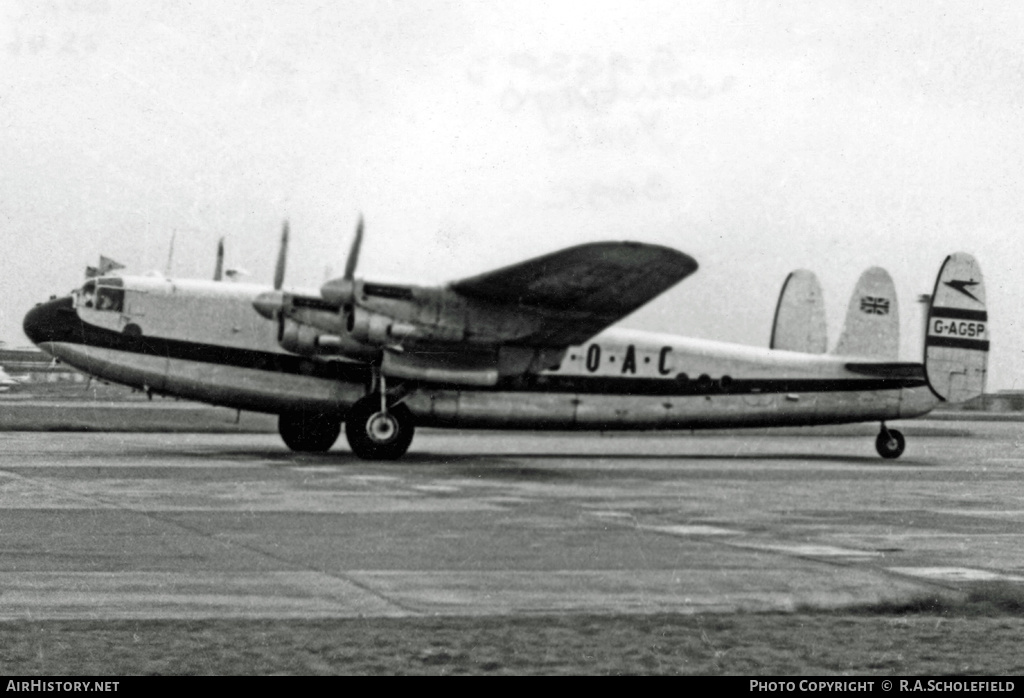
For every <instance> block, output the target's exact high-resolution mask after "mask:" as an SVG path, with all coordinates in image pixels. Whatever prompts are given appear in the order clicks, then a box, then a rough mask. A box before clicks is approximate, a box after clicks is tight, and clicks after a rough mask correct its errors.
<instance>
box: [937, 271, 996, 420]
mask: <svg viewBox="0 0 1024 698" xmlns="http://www.w3.org/2000/svg"><path fill="white" fill-rule="evenodd" d="M988 348H989V328H988V311H987V310H986V308H985V284H984V283H983V280H982V277H981V267H979V266H978V262H977V261H976V260H975V259H974V257H972V256H971V255H969V254H965V253H963V252H957V253H956V254H951V255H950V256H948V257H946V261H945V262H943V263H942V268H941V269H940V270H939V276H938V278H937V279H936V280H935V291H934V293H932V303H931V307H930V308H929V310H928V330H927V333H926V334H925V338H924V369H925V375H926V376H927V377H928V385H929V387H930V388H931V389H932V392H934V393H935V394H936V395H937V396H938V397H939V398H941V399H943V400H948V401H949V402H964V401H965V400H970V399H971V398H973V397H977V396H978V395H981V394H982V393H983V392H984V390H985V378H986V374H987V372H988Z"/></svg>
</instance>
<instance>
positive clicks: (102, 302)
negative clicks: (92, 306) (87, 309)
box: [96, 286, 124, 313]
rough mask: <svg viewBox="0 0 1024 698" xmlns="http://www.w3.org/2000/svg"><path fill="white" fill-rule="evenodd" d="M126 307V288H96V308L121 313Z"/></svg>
mask: <svg viewBox="0 0 1024 698" xmlns="http://www.w3.org/2000/svg"><path fill="white" fill-rule="evenodd" d="M123 309H124V289H123V288H108V287H106V286H100V287H99V288H97V289H96V310H109V311H111V312H115V313H120V312H121V311H122V310H123Z"/></svg>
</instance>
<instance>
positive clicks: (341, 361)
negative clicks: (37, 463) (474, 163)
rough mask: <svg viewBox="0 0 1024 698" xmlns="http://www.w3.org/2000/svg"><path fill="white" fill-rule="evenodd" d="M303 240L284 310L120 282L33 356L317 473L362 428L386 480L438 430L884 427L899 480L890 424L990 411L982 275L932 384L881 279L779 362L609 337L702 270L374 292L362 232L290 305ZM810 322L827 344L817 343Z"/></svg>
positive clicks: (538, 277) (40, 329)
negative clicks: (232, 424)
mask: <svg viewBox="0 0 1024 698" xmlns="http://www.w3.org/2000/svg"><path fill="white" fill-rule="evenodd" d="M287 234H288V232H287V226H286V227H285V231H284V235H283V239H282V245H281V252H280V253H279V255H278V261H277V267H276V271H275V281H274V286H273V288H268V287H266V286H257V285H252V284H241V283H233V284H225V283H222V282H218V281H210V280H206V281H203V280H180V279H168V278H161V277H152V276H121V275H118V276H104V277H100V278H95V279H89V280H88V281H86V283H85V285H84V286H82V287H81V288H80V289H78V290H77V291H75V292H73V293H72V294H71V295H70V296H67V297H64V298H59V299H56V300H52V301H50V302H47V303H41V304H39V305H37V306H36V307H35V308H34V309H32V310H31V311H29V313H28V314H27V315H26V316H25V320H24V329H25V334H26V335H28V337H29V338H30V339H31V340H32V341H33V342H35V343H36V344H37V345H39V346H40V347H41V348H43V349H44V350H46V351H47V352H49V353H50V354H52V355H53V356H55V357H57V358H59V359H61V360H62V361H64V362H66V363H68V364H70V365H72V366H74V367H76V368H78V369H80V370H82V371H84V372H86V373H89V374H92V375H94V376H96V377H99V378H101V379H103V380H107V381H112V382H117V383H123V384H126V385H130V386H134V387H136V388H140V389H142V390H145V391H148V392H150V393H156V394H163V395H173V396H177V397H181V398H186V399H191V400H199V401H203V402H208V403H212V404H216V405H224V406H228V407H232V408H238V409H246V410H254V411H260V412H267V413H272V414H278V415H279V422H278V423H279V430H280V433H281V436H282V438H283V440H284V442H285V443H286V444H287V445H288V446H289V447H290V448H291V449H293V450H296V451H326V450H328V449H330V448H331V446H332V445H333V444H334V442H335V440H336V439H337V437H338V435H339V433H340V430H341V425H342V423H344V425H345V432H346V436H347V438H348V443H349V446H350V447H351V449H352V451H353V452H354V453H355V454H356V455H357V456H359V457H361V458H366V459H372V460H384V459H394V458H399V457H400V456H402V455H403V454H404V453H405V452H406V450H407V449H408V447H409V444H410V442H411V441H412V438H413V432H414V429H415V427H417V426H425V427H457V428H487V429H572V430H585V429H590V430H616V429H623V430H625V429H634V430H648V429H700V428H729V427H767V426H783V425H814V424H838V423H847V422H864V421H877V422H880V424H881V427H880V431H879V434H878V437H877V439H876V442H875V446H876V449H877V451H878V453H879V454H880V455H881V456H883V457H885V458H896V457H898V456H899V455H900V454H901V453H902V452H903V450H904V445H905V441H904V438H903V435H902V434H900V432H898V431H897V430H895V429H889V428H888V427H886V424H885V422H886V420H892V419H898V418H908V417H915V416H920V415H923V414H925V413H927V412H929V411H930V410H931V409H933V408H934V407H935V406H936V405H938V404H939V403H941V402H944V401H950V402H961V401H964V400H967V399H970V398H972V397H974V396H977V395H980V394H981V393H982V391H983V388H984V384H985V377H986V367H987V356H988V350H989V330H988V316H987V313H986V309H985V291H984V285H983V283H982V277H981V271H980V269H979V267H978V264H977V263H976V262H975V260H974V259H973V258H972V257H971V256H969V255H967V254H963V253H957V254H953V255H950V256H949V257H947V258H946V260H945V261H944V262H943V264H942V266H941V269H940V271H939V275H938V278H937V280H936V285H935V292H934V293H933V294H932V302H931V307H930V310H929V320H928V330H927V336H926V338H925V351H924V357H923V362H921V363H916V362H913V363H911V362H900V361H897V360H896V354H895V351H896V347H897V346H898V315H897V306H896V298H895V291H894V288H893V285H892V281H891V279H889V276H888V274H886V273H885V271H884V270H881V269H870V270H868V271H867V272H865V275H864V276H862V277H861V281H860V282H859V283H858V286H857V290H856V291H855V293H854V296H853V299H852V300H851V303H850V306H849V310H848V313H847V320H846V325H845V328H844V330H843V333H842V336H841V337H840V339H839V341H838V343H837V346H836V347H835V348H834V349H833V351H832V353H824V348H825V344H824V343H825V339H826V338H825V336H824V325H823V323H820V322H819V310H818V307H819V305H820V303H821V300H820V286H818V285H817V281H816V280H813V283H812V282H810V281H809V280H808V279H806V278H805V279H804V280H803V281H802V282H799V283H798V284H797V285H798V286H801V288H802V289H803V290H790V291H789V292H788V293H787V291H786V290H785V289H784V290H783V293H782V295H781V297H780V301H779V303H780V309H779V311H777V313H776V320H775V327H774V330H773V340H772V342H773V346H775V347H776V348H774V349H765V348H756V347H747V346H740V345H734V344H725V343H720V342H712V341H707V340H700V339H688V338H685V337H680V336H677V335H671V334H657V333H650V332H640V331H632V330H623V329H609V327H610V326H611V325H613V324H614V323H615V322H617V321H618V320H620V319H621V318H623V317H625V316H627V315H629V314H630V313H632V312H633V311H634V310H636V309H637V308H639V307H641V306H643V305H644V304H645V303H647V302H648V301H650V300H651V299H653V298H654V297H656V296H658V295H659V294H661V293H662V292H664V291H665V290H667V289H668V288H671V287H672V286H674V285H675V284H677V283H678V282H679V281H681V280H682V279H684V278H686V277H687V276H689V275H690V274H692V273H693V272H694V271H695V270H696V269H697V263H696V262H695V261H694V260H693V259H692V258H691V257H689V256H688V255H685V254H683V253H681V252H678V251H676V250H673V249H670V248H667V247H661V246H656V245H650V244H641V243H635V242H597V243H590V244H584V245H579V246H576V247H571V248H568V249H564V250H561V251H559V252H554V253H551V254H547V255H544V256H541V257H537V258H535V259H531V260H528V261H525V262H521V263H519V264H514V265H511V266H508V267H504V268H502V269H498V270H496V271H492V272H488V273H485V274H481V275H479V276H473V277H470V278H467V279H462V280H459V281H455V282H453V283H450V284H447V285H444V286H440V287H427V286H414V285H407V284H385V283H374V282H372V281H364V280H361V279H357V278H355V269H356V264H357V260H358V256H359V248H360V245H361V243H362V237H363V224H362V220H361V219H360V222H359V226H358V228H357V230H356V236H355V241H354V242H353V245H352V249H351V251H350V254H349V257H348V260H347V263H346V267H345V271H344V274H343V276H341V277H340V278H337V279H334V280H331V281H328V282H327V283H325V284H324V285H323V286H322V287H321V288H320V290H319V292H299V291H293V290H284V289H283V280H284V269H285V254H286V248H287ZM787 286H788V285H787ZM791 305H792V306H795V308H796V310H795V311H793V312H790V311H791V310H793V308H791V307H790V306H791ZM801 308H802V309H801ZM787 317H788V318H789V319H786V318H787ZM802 318H803V319H809V320H810V321H812V322H813V323H814V326H813V327H811V328H810V329H809V331H805V332H804V334H803V336H802V337H801V334H800V332H794V329H795V328H796V327H797V326H798V325H799V324H800V323H801V322H802ZM793 349H800V350H801V351H792V350H793Z"/></svg>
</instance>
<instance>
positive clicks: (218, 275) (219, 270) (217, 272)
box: [213, 238, 224, 281]
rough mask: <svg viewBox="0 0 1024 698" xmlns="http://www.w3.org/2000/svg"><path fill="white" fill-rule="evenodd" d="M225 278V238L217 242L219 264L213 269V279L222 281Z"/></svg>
mask: <svg viewBox="0 0 1024 698" xmlns="http://www.w3.org/2000/svg"><path fill="white" fill-rule="evenodd" d="M223 278H224V238H221V239H220V242H218V243H217V266H216V267H214V269H213V280H214V281H220V280H221V279H223Z"/></svg>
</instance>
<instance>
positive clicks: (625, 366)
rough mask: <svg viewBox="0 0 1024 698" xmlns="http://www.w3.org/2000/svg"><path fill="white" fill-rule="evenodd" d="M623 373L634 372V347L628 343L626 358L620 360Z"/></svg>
mask: <svg viewBox="0 0 1024 698" xmlns="http://www.w3.org/2000/svg"><path fill="white" fill-rule="evenodd" d="M622 372H623V373H636V349H634V348H633V345H632V344H630V345H629V346H628V347H627V348H626V358H624V359H623V360H622Z"/></svg>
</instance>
